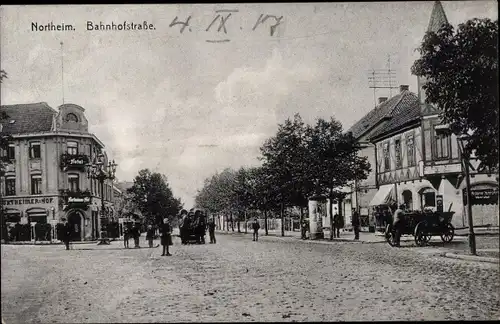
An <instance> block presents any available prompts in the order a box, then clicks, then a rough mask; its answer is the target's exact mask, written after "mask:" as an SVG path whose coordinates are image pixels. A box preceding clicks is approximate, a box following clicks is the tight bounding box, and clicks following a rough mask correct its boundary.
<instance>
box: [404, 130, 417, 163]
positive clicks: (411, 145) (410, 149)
mask: <svg viewBox="0 0 500 324" xmlns="http://www.w3.org/2000/svg"><path fill="white" fill-rule="evenodd" d="M406 150H407V152H406V155H407V156H408V166H414V165H415V164H416V161H415V142H414V137H413V135H409V136H408V137H407V139H406Z"/></svg>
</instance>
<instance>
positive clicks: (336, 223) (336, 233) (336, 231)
mask: <svg viewBox="0 0 500 324" xmlns="http://www.w3.org/2000/svg"><path fill="white" fill-rule="evenodd" d="M341 224H342V221H341V217H340V215H339V214H337V213H335V215H334V216H333V237H336V238H340V226H341Z"/></svg>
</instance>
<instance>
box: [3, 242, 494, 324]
mask: <svg viewBox="0 0 500 324" xmlns="http://www.w3.org/2000/svg"><path fill="white" fill-rule="evenodd" d="M158 243H159V242H158ZM141 245H142V246H146V243H145V241H144V238H143V241H142V242H141ZM131 246H132V242H131ZM122 247H123V242H120V241H117V242H113V243H112V245H110V246H97V245H95V244H75V245H74V246H73V248H74V249H73V250H71V251H65V250H64V247H63V246H62V245H52V246H30V245H2V248H1V249H2V269H1V270H2V274H1V276H2V277H1V278H2V281H1V288H2V290H1V296H2V318H3V319H4V321H5V322H6V323H7V324H10V323H40V322H44V323H76V322H78V323H82V322H179V321H191V322H200V321H204V322H206V321H233V322H234V321H358V320H364V321H372V320H493V319H497V320H498V319H500V311H499V308H500V307H499V301H500V297H499V288H500V280H499V266H498V264H492V263H481V262H468V261H462V260H454V259H447V258H443V257H439V256H433V255H432V253H427V254H425V253H420V252H421V251H425V249H426V248H420V249H416V248H412V247H402V248H399V249H398V248H391V247H390V246H388V245H387V244H380V243H379V244H359V243H349V242H335V243H330V244H311V243H308V242H301V241H299V240H296V239H292V238H280V237H263V236H262V237H260V239H259V242H252V239H251V235H244V234H236V235H218V237H217V244H216V245H212V244H206V245H187V246H183V245H181V244H180V240H179V239H178V238H175V239H174V246H173V247H172V253H173V256H171V257H162V256H160V255H161V247H160V248H154V249H149V248H141V249H128V250H125V249H123V248H122ZM419 251H420V252H419Z"/></svg>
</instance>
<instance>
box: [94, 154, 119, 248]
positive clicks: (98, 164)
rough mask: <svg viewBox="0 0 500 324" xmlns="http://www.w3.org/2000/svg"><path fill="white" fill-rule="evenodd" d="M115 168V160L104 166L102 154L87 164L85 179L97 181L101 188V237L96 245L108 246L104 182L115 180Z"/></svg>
mask: <svg viewBox="0 0 500 324" xmlns="http://www.w3.org/2000/svg"><path fill="white" fill-rule="evenodd" d="M116 166H117V164H116V163H115V160H113V162H109V163H108V164H107V165H106V164H105V163H104V155H103V154H102V153H101V154H99V155H98V156H97V158H94V160H93V161H92V162H91V163H89V164H87V178H89V179H95V180H97V181H98V182H99V185H100V188H101V235H100V238H99V243H97V244H98V245H102V244H106V245H109V244H110V242H109V239H108V238H107V232H106V230H107V226H106V225H107V218H106V214H105V206H104V182H105V181H106V180H113V179H114V178H115V172H116Z"/></svg>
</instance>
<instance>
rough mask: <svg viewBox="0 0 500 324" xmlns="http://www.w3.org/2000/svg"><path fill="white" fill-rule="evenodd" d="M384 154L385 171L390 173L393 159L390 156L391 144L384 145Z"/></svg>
mask: <svg viewBox="0 0 500 324" xmlns="http://www.w3.org/2000/svg"><path fill="white" fill-rule="evenodd" d="M383 153H384V170H385V171H389V170H390V169H391V158H390V155H389V142H385V143H384V144H383Z"/></svg>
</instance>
